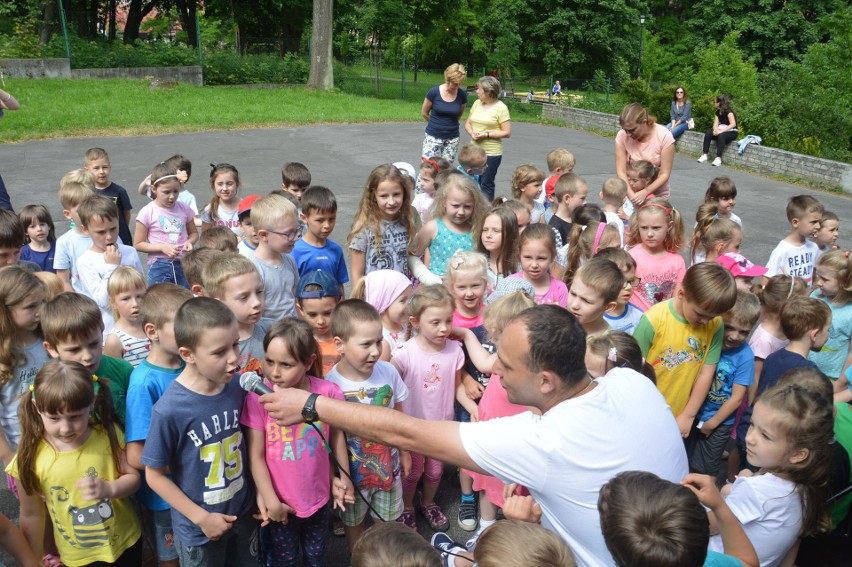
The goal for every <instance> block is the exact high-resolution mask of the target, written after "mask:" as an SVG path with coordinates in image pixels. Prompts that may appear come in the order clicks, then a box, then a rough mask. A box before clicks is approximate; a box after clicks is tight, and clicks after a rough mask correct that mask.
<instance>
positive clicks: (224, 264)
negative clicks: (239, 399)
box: [201, 253, 272, 376]
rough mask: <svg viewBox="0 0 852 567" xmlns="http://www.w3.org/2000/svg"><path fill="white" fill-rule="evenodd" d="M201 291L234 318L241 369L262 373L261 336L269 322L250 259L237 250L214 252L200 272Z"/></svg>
mask: <svg viewBox="0 0 852 567" xmlns="http://www.w3.org/2000/svg"><path fill="white" fill-rule="evenodd" d="M201 281H202V284H203V288H204V294H205V295H206V296H207V297H211V298H213V299H216V300H218V301H221V302H222V303H224V304H225V305H226V306H227V307H228V308H229V309H230V310H231V311H232V312H233V314H234V316H235V317H236V319H237V330H238V331H239V334H240V336H239V345H238V346H239V351H240V356H239V359H238V360H237V364H238V366H239V367H240V372H249V371H251V372H257V373H258V374H260V375H261V376H262V375H263V369H262V368H261V366H260V361H261V360H263V353H264V349H263V336H264V335H265V334H266V329H268V328H269V325H270V324H271V322H272V321H271V320H270V319H264V318H263V310H264V304H265V290H264V286H263V281H261V279H260V274H259V273H258V271H257V268H255V266H254V264H253V263H252V261H251V260H249V259H248V258H246V257H245V256H241V255H239V254H222V253H217V254H216V257H215V258H213V259H212V260H211V261H210V262H208V263H207V265H206V266H204V269H203V271H202V272H201Z"/></svg>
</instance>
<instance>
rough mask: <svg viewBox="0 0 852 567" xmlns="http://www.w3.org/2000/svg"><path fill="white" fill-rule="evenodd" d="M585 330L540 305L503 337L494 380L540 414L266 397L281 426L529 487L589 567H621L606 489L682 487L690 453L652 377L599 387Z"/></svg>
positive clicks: (618, 377) (614, 378)
mask: <svg viewBox="0 0 852 567" xmlns="http://www.w3.org/2000/svg"><path fill="white" fill-rule="evenodd" d="M585 344H586V341H585V333H584V332H583V329H582V327H581V326H580V325H579V324H578V323H577V321H576V320H575V319H574V317H573V316H572V315H571V314H570V313H568V312H567V311H566V310H564V309H562V308H560V307H557V306H553V305H540V306H537V307H533V308H531V309H528V310H526V311H524V312H523V313H521V314H520V315H518V316H517V317H516V318H515V319H514V320H513V321H512V322H511V323H510V324H509V325H508V326H507V327H506V328H505V330H504V331H503V335H502V336H501V338H500V341H499V345H498V349H497V354H498V359H499V360H498V362H497V363H496V364H495V368H494V372H495V373H496V374H499V375H500V376H501V382H502V385H503V386H504V387H505V389H506V392H507V394H508V396H509V400H510V401H511V402H513V403H515V404H521V405H527V406H532V407H534V408H536V409H538V410H540V411H541V413H542V415H541V416H538V415H534V414H533V413H532V412H525V413H523V414H520V415H517V416H513V417H507V418H503V419H497V420H492V421H485V422H480V423H464V424H460V423H457V422H448V421H438V422H435V421H432V422H429V424H428V425H424V424H423V422H422V421H421V420H418V419H415V418H412V417H406V416H400V415H399V412H390V411H384V409H383V408H374V407H369V406H359V405H358V404H347V403H345V402H338V401H337V400H332V399H328V398H319V399H317V397H315V396H311V397H308V393H307V392H300V391H298V390H296V389H293V388H291V389H287V390H277V391H276V392H275V393H273V394H268V395H266V396H263V397H262V398H261V400H260V401H261V403H264V405H265V406H266V410H267V411H268V412H269V414H270V415H271V416H272V417H273V418H275V419H277V420H278V421H279V423H280V424H282V425H283V424H285V423H287V424H292V423H296V422H298V421H301V420H302V419H303V417H304V418H305V419H322V421H324V422H325V423H329V424H331V425H332V426H336V427H340V428H341V429H343V430H345V431H348V432H352V433H355V434H358V435H362V436H364V437H369V438H372V439H376V440H377V441H380V442H382V443H387V444H388V445H394V446H398V447H401V448H405V449H410V450H416V451H418V452H420V453H423V454H425V455H427V456H431V457H434V458H436V459H440V460H442V461H444V462H446V463H452V464H455V465H459V466H462V467H464V468H467V469H470V470H474V471H478V472H484V473H486V474H491V475H493V476H495V477H497V478H500V479H501V480H503V481H504V482H517V483H520V484H522V485H524V486H526V487H527V488H529V490H530V492H531V493H532V495H533V497H534V498H535V500H536V501H537V502H538V503H539V505H541V508H542V512H543V514H542V522H543V524H544V525H545V527H547V528H550V529H552V530H553V531H555V532H556V533H558V534H559V535H560V536H562V537H563V538H564V539H565V541H566V542H567V543H568V544H569V546H570V547H571V549H572V550H573V552H574V554H575V557H576V559H577V561H578V564H579V565H582V566H613V565H614V562H613V560H612V558H611V556H610V554H609V552H608V551H607V549H606V545H605V544H604V540H603V535H602V534H601V530H600V521H599V516H598V511H597V501H598V493H599V492H600V488H601V486H603V485H604V484H605V483H606V482H607V481H609V480H610V479H611V478H612V477H613V476H615V475H616V474H618V473H619V472H623V471H629V470H642V471H649V472H653V473H654V474H657V475H658V476H660V477H662V478H664V479H667V480H670V481H672V482H680V481H681V480H682V479H683V477H684V476H686V474H687V472H688V471H687V461H686V453H685V451H684V448H683V441H682V439H681V437H680V432H679V431H678V428H677V424H676V422H675V419H674V416H673V415H672V413H671V410H670V409H669V407H668V405H667V404H666V402H665V399H664V398H663V397H662V395H660V393H659V392H658V391H657V389H656V388H655V387H654V385H653V384H652V383H651V382H650V381H649V380H648V379H647V378H645V377H643V376H642V375H640V374H638V373H636V372H634V371H632V370H628V369H624V368H619V369H615V370H613V371H611V372H610V373H608V374H607V375H606V376H604V377H603V378H600V379H598V380H592V379H591V378H590V377H589V375H588V373H587V372H586V368H585V364H584V356H585Z"/></svg>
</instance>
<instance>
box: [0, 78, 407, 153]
mask: <svg viewBox="0 0 852 567" xmlns="http://www.w3.org/2000/svg"><path fill="white" fill-rule="evenodd" d="M5 83H6V86H5V87H4V88H5V89H6V90H8V91H9V92H12V93H14V94H15V96H16V98H17V99H18V100H19V101H20V102H21V109H20V110H18V111H15V112H10V113H7V115H6V116H5V117H4V118H3V120H2V121H0V141H2V142H20V141H24V140H39V139H46V138H64V137H79V136H138V135H146V134H165V133H174V132H195V131H202V130H229V129H237V128H266V127H281V126H294V125H301V124H323V123H357V122H399V121H419V120H422V119H421V118H420V105H421V103H422V101H423V98H422V95H421V97H420V99H419V100H416V101H413V102H406V101H401V100H376V99H374V98H366V97H361V96H356V95H353V94H347V93H342V92H328V93H323V92H311V91H308V90H307V89H305V88H304V87H292V88H280V89H246V88H241V87H197V86H193V85H184V84H181V85H178V86H177V87H176V88H174V89H162V90H149V88H148V82H147V81H134V80H123V79H85V80H84V79H78V80H75V79H6V81H5Z"/></svg>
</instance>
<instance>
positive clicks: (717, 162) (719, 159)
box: [712, 157, 722, 167]
mask: <svg viewBox="0 0 852 567" xmlns="http://www.w3.org/2000/svg"><path fill="white" fill-rule="evenodd" d="M712 165H715V166H716V167H719V166H720V165H722V158H720V157H717V158H716V159H714V160H713V164H712Z"/></svg>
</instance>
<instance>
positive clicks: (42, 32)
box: [38, 0, 56, 45]
mask: <svg viewBox="0 0 852 567" xmlns="http://www.w3.org/2000/svg"><path fill="white" fill-rule="evenodd" d="M42 13H43V14H44V17H43V19H42V21H41V27H40V29H39V33H38V44H39V45H47V44H48V43H49V42H50V38H51V36H52V35H53V26H54V24H55V23H56V2H52V1H51V0H46V1H45V3H44V4H43V8H42Z"/></svg>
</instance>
